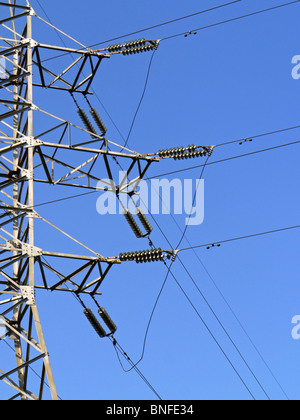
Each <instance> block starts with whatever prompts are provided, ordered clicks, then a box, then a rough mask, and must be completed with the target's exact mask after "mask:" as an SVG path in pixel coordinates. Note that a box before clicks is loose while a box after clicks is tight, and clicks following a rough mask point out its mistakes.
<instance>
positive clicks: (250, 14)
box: [41, 0, 300, 63]
mask: <svg viewBox="0 0 300 420" xmlns="http://www.w3.org/2000/svg"><path fill="white" fill-rule="evenodd" d="M239 1H241V0H237V1H236V2H233V3H226V4H224V5H220V6H219V8H220V7H225V6H228V5H231V4H234V3H237V2H239ZM299 2H300V0H294V1H292V2H288V3H283V4H280V5H278V6H274V7H269V8H267V9H262V10H257V11H255V12H252V13H248V14H246V15H241V16H237V17H235V18H231V19H228V20H224V21H221V22H216V23H213V24H210V25H207V26H202V27H200V28H197V29H192V30H190V31H186V32H181V33H177V34H174V35H170V36H168V37H165V38H162V39H161V41H166V40H169V39H173V38H176V37H179V36H184V35H188V34H190V33H191V32H195V31H202V30H205V29H210V28H213V27H217V26H220V25H224V24H227V23H230V22H235V21H238V20H241V19H245V18H248V17H252V16H256V15H259V14H262V13H267V12H270V11H273V10H276V9H279V8H282V7H286V6H291V5H293V4H296V3H299ZM208 11H210V9H208V10H204V11H202V12H198V14H200V13H205V12H208ZM184 18H185V17H183V19H184ZM179 19H180V18H179ZM169 23H172V22H171V21H170V22H165V23H163V24H158V25H154V26H152V27H149V28H144V29H141V30H138V31H135V32H131V33H128V34H126V35H121V36H119V37H115V38H112V39H109V40H106V41H101V42H98V43H96V44H93V45H90V46H88V47H87V48H93V47H96V46H99V45H102V44H105V43H108V42H112V41H116V40H118V39H122V38H125V37H128V36H132V35H135V34H138V33H142V32H145V31H147V30H150V29H154V28H156V27H159V26H163V25H167V24H169ZM78 51H80V50H78ZM68 54H70V52H66V53H63V54H60V55H56V56H54V57H51V58H47V59H45V60H42V61H41V63H45V62H47V61H51V60H54V59H56V58H60V57H63V56H66V55H68Z"/></svg>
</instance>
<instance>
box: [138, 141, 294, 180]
mask: <svg viewBox="0 0 300 420" xmlns="http://www.w3.org/2000/svg"><path fill="white" fill-rule="evenodd" d="M296 144H300V140H297V141H294V142H291V143H285V144H281V145H279V146H273V147H269V148H267V149H262V150H257V151H255V152H249V153H245V154H242V155H237V156H231V157H228V158H224V159H220V160H216V161H213V162H208V163H207V164H202V165H196V166H191V167H189V168H183V169H177V170H175V171H171V172H166V173H164V174H159V175H153V176H150V177H148V178H145V181H148V180H150V179H154V178H161V177H164V176H168V175H174V174H177V173H180V172H186V171H191V170H193V169H198V168H203V167H204V166H210V165H216V164H219V163H224V162H228V161H230V160H235V159H240V158H243V157H247V156H253V155H257V154H259V153H265V152H270V151H272V150H277V149H281V148H283V147H289V146H294V145H296Z"/></svg>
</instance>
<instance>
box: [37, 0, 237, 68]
mask: <svg viewBox="0 0 300 420" xmlns="http://www.w3.org/2000/svg"><path fill="white" fill-rule="evenodd" d="M37 1H38V2H39V0H37ZM240 1H241V0H235V1H231V2H229V3H224V4H221V5H219V6H215V7H212V8H209V9H206V10H201V11H199V12H195V13H192V14H190V15H186V16H182V17H179V18H177V19H173V20H169V21H166V22H162V23H158V24H156V25H153V26H149V27H147V28H143V29H139V30H137V31H134V32H130V33H127V34H125V35H120V36H117V37H114V38H111V39H107V40H105V41H101V42H97V43H95V44H92V45H90V46H88V47H87V48H94V47H97V46H100V45H103V44H107V43H108V42H113V41H117V40H118V39H123V38H127V37H129V36H133V35H137V34H140V33H143V32H146V31H149V30H152V29H156V28H159V27H162V26H166V25H170V24H172V23H175V22H179V21H182V20H185V19H189V18H192V17H195V16H198V15H201V14H204V13H208V12H211V11H214V10H217V9H221V8H223V7H227V6H231V5H233V4H235V3H239V2H240ZM39 3H40V2H39ZM45 14H46V13H45ZM50 23H51V22H50ZM78 51H80V50H78ZM68 54H70V53H69V52H66V53H63V54H60V55H57V56H55V57H51V58H48V59H46V60H43V61H41V63H44V62H46V61H50V60H54V59H55V58H60V57H63V56H65V55H68Z"/></svg>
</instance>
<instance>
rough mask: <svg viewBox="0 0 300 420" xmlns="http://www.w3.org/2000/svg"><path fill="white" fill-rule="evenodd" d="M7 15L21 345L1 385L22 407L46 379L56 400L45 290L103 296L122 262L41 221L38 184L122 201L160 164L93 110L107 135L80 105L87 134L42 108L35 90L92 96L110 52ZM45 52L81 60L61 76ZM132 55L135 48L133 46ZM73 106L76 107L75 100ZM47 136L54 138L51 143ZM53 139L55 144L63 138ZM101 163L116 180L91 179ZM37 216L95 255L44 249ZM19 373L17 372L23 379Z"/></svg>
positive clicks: (5, 195) (7, 158)
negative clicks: (120, 141) (46, 37)
mask: <svg viewBox="0 0 300 420" xmlns="http://www.w3.org/2000/svg"><path fill="white" fill-rule="evenodd" d="M0 9H1V19H0V25H1V44H2V45H1V50H0V56H1V62H0V64H1V73H0V75H1V79H0V95H1V96H0V106H1V111H0V123H1V127H0V140H1V143H2V148H1V150H0V177H1V183H0V186H1V201H0V204H1V205H0V207H1V216H0V217H1V219H0V237H1V244H0V250H1V251H0V253H1V255H2V258H1V260H0V276H1V280H0V286H1V289H0V296H1V301H0V308H1V309H0V314H1V323H2V324H4V325H5V326H6V328H7V334H6V338H7V337H8V338H9V339H11V340H12V341H13V343H14V345H13V346H11V347H13V349H14V353H15V354H14V360H15V361H14V362H13V363H12V362H11V361H10V363H7V366H8V367H4V366H1V367H0V369H1V370H0V379H1V380H2V381H4V382H5V383H6V384H8V385H9V386H10V387H12V388H13V389H14V392H15V394H14V395H13V396H12V399H17V398H21V399H24V400H27V399H32V400H37V399H42V398H43V391H44V385H45V382H46V380H47V381H48V385H49V388H50V392H51V397H52V399H53V400H56V399H57V398H58V395H57V390H56V386H55V381H54V377H53V373H52V369H51V365H50V359H49V354H48V350H47V346H46V342H45V338H44V334H43V329H42V325H41V321H40V317H39V312H38V306H37V302H36V298H35V292H36V290H37V289H46V290H51V291H56V290H60V291H65V292H71V293H76V295H77V296H80V295H81V294H90V295H91V296H93V297H94V296H96V295H98V294H100V292H99V287H100V285H101V283H102V282H103V280H104V278H105V277H106V275H107V274H108V272H109V270H110V269H111V268H112V266H113V265H114V264H118V263H120V261H119V260H118V258H117V257H112V258H105V257H103V256H102V255H100V254H99V253H97V252H94V251H92V250H90V249H89V248H88V247H86V246H84V245H83V244H80V243H79V241H76V240H75V239H74V238H72V237H71V236H70V235H68V234H66V233H65V232H63V231H62V230H60V229H59V228H57V227H56V226H54V225H53V224H52V223H50V222H48V221H47V220H45V219H43V218H42V217H41V216H40V215H39V214H38V213H37V212H36V211H35V207H34V186H35V184H36V183H37V182H42V183H48V184H51V185H64V186H66V185H68V186H72V187H78V188H85V189H96V188H98V189H101V188H99V182H100V183H101V182H103V190H104V189H106V190H111V191H112V192H113V193H114V194H116V195H117V196H119V194H120V193H122V191H125V190H126V193H129V194H130V192H131V193H132V194H133V193H134V191H135V189H136V188H137V185H138V183H139V181H140V180H141V179H142V177H143V176H144V174H145V173H146V171H147V169H148V168H149V166H150V164H151V163H152V162H154V161H157V160H158V158H156V157H154V156H151V157H150V156H142V155H140V154H138V153H135V152H132V151H130V150H129V149H122V147H121V146H118V145H116V144H114V143H111V142H109V141H108V140H107V139H105V137H104V135H105V133H106V129H105V126H104V124H103V121H102V120H101V118H100V117H99V115H98V113H97V112H96V110H95V109H91V115H92V116H93V118H94V120H95V122H96V124H97V125H98V127H99V130H100V131H101V134H97V132H96V130H95V129H93V126H92V124H91V123H90V120H89V118H88V117H87V115H86V113H85V112H84V110H83V109H81V108H79V115H80V117H81V119H82V120H83V123H84V124H85V126H86V129H82V128H80V127H77V126H75V125H74V124H71V123H70V122H68V121H63V120H61V119H60V118H58V117H55V116H53V115H50V114H48V113H47V112H46V111H43V110H41V109H39V108H38V106H37V105H36V104H35V103H34V96H33V91H34V88H35V87H36V88H38V87H44V88H48V89H57V90H65V91H68V92H69V93H71V95H72V96H73V97H74V95H75V94H78V93H80V94H82V95H84V96H87V95H88V94H89V93H90V92H89V89H90V86H91V84H92V81H93V79H94V77H95V75H96V73H97V70H98V68H99V66H100V64H101V62H102V60H104V59H107V58H109V57H110V55H111V54H110V52H109V53H101V52H96V51H92V50H90V49H88V48H79V49H71V48H67V47H66V48H64V47H56V46H52V45H45V44H39V43H38V42H37V41H36V40H35V39H34V37H33V35H32V21H33V18H34V16H36V14H35V12H34V10H33V9H32V7H31V6H30V4H29V2H26V4H22V1H17V2H16V1H11V0H8V1H7V2H6V3H3V2H2V3H1V4H0ZM144 45H145V43H144ZM150 49H152V47H151V48H150ZM44 50H47V51H50V52H52V53H54V54H58V53H72V57H74V56H76V58H75V59H74V62H73V63H72V65H71V66H69V67H68V68H65V69H62V70H61V73H59V74H56V73H55V72H53V71H51V70H50V69H49V68H48V67H45V66H44V64H43V59H42V52H43V51H44ZM127 51H130V49H128V48H127ZM33 69H35V72H36V73H37V74H38V76H37V80H34V76H33V73H34V71H33ZM74 69H76V71H75V76H74ZM77 69H78V70H77ZM87 70H88V71H89V75H88V76H87V77H86V76H84V72H86V71H87ZM72 71H73V74H72V75H71V76H70V74H71V73H72ZM69 76H70V77H71V78H72V79H71V80H70V77H69ZM74 100H75V102H76V103H77V101H76V99H75V97H74ZM41 113H42V114H43V115H46V116H47V117H48V118H49V120H50V121H51V120H52V122H51V123H50V124H52V126H50V127H49V129H48V130H47V131H45V132H43V133H36V131H35V130H34V120H35V119H36V118H38V117H39V115H38V114H41ZM74 132H77V138H78V136H80V138H82V140H81V141H80V142H77V143H76V144H75V143H74V137H76V136H75V135H74ZM49 136H51V141H47V138H49ZM86 136H88V137H89V140H88V139H86ZM90 137H92V140H91V139H90ZM53 138H56V141H54V140H53ZM48 151H49V152H48ZM61 151H63V152H64V153H66V152H67V151H69V152H70V155H72V156H73V154H74V153H76V152H79V153H80V154H81V155H83V154H85V155H86V156H87V159H86V160H85V161H84V162H83V163H81V164H80V165H78V164H77V165H72V163H70V162H72V158H71V159H70V161H69V162H65V161H63V160H62V159H58V157H57V155H58V153H59V152H61ZM117 158H118V159H121V160H122V159H123V160H125V161H127V162H129V165H126V166H127V167H126V170H127V174H128V175H129V174H130V175H133V174H134V173H135V175H134V176H133V178H134V180H133V181H131V182H128V181H127V178H125V177H124V181H123V183H122V182H121V183H120V184H119V185H118V184H117V183H115V182H114V181H115V180H114V174H113V172H114V171H113V170H112V168H111V159H117ZM100 160H101V161H102V162H103V168H104V170H105V171H106V173H107V176H108V179H109V180H110V182H109V183H107V181H102V180H101V179H100V178H98V177H97V176H95V175H94V174H93V167H94V165H95V163H96V162H97V161H100ZM37 161H38V164H37ZM34 168H36V169H34ZM74 179H78V182H76V183H75V182H74ZM125 179H126V181H125ZM95 184H97V186H95ZM116 185H118V187H116ZM37 219H41V220H43V221H44V222H45V223H48V224H50V226H51V227H53V228H55V229H57V230H59V231H60V232H61V233H62V234H64V235H66V236H67V237H68V238H69V239H70V240H73V241H75V242H76V243H77V244H80V245H82V247H84V248H85V252H86V251H88V252H86V253H85V255H70V254H62V253H57V252H50V251H48V250H43V249H40V248H39V247H38V246H37V245H38V235H36V232H35V221H36V220H37ZM35 236H36V237H37V243H36V240H35V239H36V238H35ZM87 254H88V255H87ZM45 257H47V258H50V259H52V261H56V260H58V259H61V258H65V259H69V260H72V261H74V264H77V265H78V268H76V270H75V271H73V272H72V273H69V274H67V275H66V274H62V273H61V271H60V270H59V269H58V268H54V266H53V265H55V262H54V263H53V264H52V263H51V264H49V263H48V262H47V261H46V260H45ZM50 274H54V275H55V278H56V281H53V278H52V279H51V276H50ZM51 281H52V282H51ZM32 371H34V372H35V373H38V377H39V378H40V380H39V383H38V384H36V381H32V380H31V375H32ZM14 375H17V379H15V378H14ZM33 384H35V388H34V389H32V386H33Z"/></svg>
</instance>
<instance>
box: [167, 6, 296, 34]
mask: <svg viewBox="0 0 300 420" xmlns="http://www.w3.org/2000/svg"><path fill="white" fill-rule="evenodd" d="M299 2H300V0H294V1H292V2H289V3H284V4H280V5H278V6H274V7H269V8H267V9H263V10H257V11H256V12H252V13H248V14H246V15H242V16H238V17H235V18H231V19H227V20H223V21H221V22H217V23H212V24H210V25H207V26H202V27H200V28H196V29H191V30H190V31H186V32H181V33H177V34H175V35H170V36H168V37H165V38H162V41H166V40H168V39H173V38H176V37H179V36H183V35H188V34H190V33H191V32H195V31H197V32H198V31H202V30H205V29H210V28H214V27H217V26H220V25H224V24H226V23H230V22H235V21H238V20H241V19H245V18H248V17H251V16H256V15H259V14H262V13H266V12H270V11H273V10H276V9H280V8H282V7H286V6H291V5H293V4H296V3H299Z"/></svg>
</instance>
